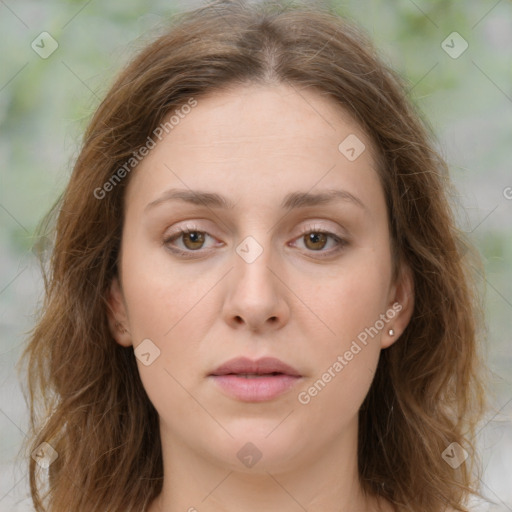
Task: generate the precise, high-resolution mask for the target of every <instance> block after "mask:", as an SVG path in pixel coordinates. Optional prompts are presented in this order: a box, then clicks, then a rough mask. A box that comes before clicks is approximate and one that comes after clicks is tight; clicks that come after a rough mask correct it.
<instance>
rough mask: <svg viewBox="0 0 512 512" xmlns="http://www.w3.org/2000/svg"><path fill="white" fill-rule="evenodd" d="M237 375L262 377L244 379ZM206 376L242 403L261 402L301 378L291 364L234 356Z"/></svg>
mask: <svg viewBox="0 0 512 512" xmlns="http://www.w3.org/2000/svg"><path fill="white" fill-rule="evenodd" d="M241 374H257V375H264V376H262V377H256V376H253V377H250V376H249V377H248V378H247V377H243V376H242V375H241ZM272 374H275V375H272ZM209 377H211V378H212V379H213V380H214V381H215V382H216V383H217V384H218V385H219V386H220V387H221V388H222V390H223V391H224V392H226V393H227V394H228V395H230V396H232V397H234V398H237V399H239V400H242V401H244V402H264V401H267V400H272V399H273V398H275V397H277V396H279V395H281V394H283V393H285V392H286V391H287V390H289V389H290V388H291V387H292V386H293V385H295V384H296V383H297V382H298V381H299V380H301V377H302V375H301V374H300V373H299V372H298V370H296V369H295V368H293V367H292V366H289V365H287V364H285V363H283V362H282V361H280V360H279V359H275V358H273V357H264V358H262V359H258V360H257V361H252V360H251V359H247V358H245V357H238V358H235V359H231V360H229V361H227V362H226V363H224V364H222V365H221V366H219V367H218V368H217V369H216V370H214V371H213V372H212V373H211V374H210V375H209Z"/></svg>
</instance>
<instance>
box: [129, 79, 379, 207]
mask: <svg viewBox="0 0 512 512" xmlns="http://www.w3.org/2000/svg"><path fill="white" fill-rule="evenodd" d="M178 108H179V107H178ZM173 113H174V111H173V112H171V113H170V114H169V115H172V114H173ZM166 119H168V117H167V118H166ZM175 119H177V117H175ZM164 122H165V120H164ZM347 140H348V141H349V142H350V144H348V145H349V146H353V147H354V148H355V150H356V151H357V152H359V151H361V148H363V147H364V148H365V149H364V151H362V153H361V154H360V156H358V158H357V159H355V160H352V161H351V160H350V159H349V158H347V155H346V154H344V153H343V152H342V151H346V149H347V147H346V146H347V144H344V141H347ZM354 143H355V145H354ZM340 144H341V146H340ZM340 148H341V149H340ZM348 149H351V148H350V147H349V148H348ZM350 155H351V154H350V153H349V156H350ZM372 155H373V148H372V145H371V141H370V139H369V138H368V136H367V135H366V134H365V132H364V131H363V129H362V127H361V126H360V125H359V124H358V123H357V122H356V121H355V120H354V119H353V117H352V116H350V115H349V114H348V112H346V111H345V109H344V108H342V107H341V106H340V105H338V104H337V103H336V102H335V101H334V100H333V99H331V98H329V97H327V96H325V95H322V94H321V93H320V92H318V91H316V90H313V89H311V88H307V89H306V88H298V87H295V86H289V85H284V84H280V85H275V86H260V85H250V86H238V87H236V88H231V89H229V90H223V91H217V92H215V93H212V94H210V95H208V96H204V97H199V98H197V105H196V106H195V107H193V108H191V109H190V111H189V112H188V113H187V114H186V115H183V114H182V115H181V116H180V120H179V122H178V123H177V124H176V125H174V126H173V128H172V129H171V130H170V131H169V133H168V134H167V135H165V136H164V137H163V138H162V140H161V141H159V142H158V141H157V144H156V146H155V147H154V149H152V150H151V151H150V153H149V154H148V156H146V157H145V158H144V160H143V161H142V162H141V163H140V164H139V166H138V168H137V169H136V171H135V172H134V173H133V175H132V177H131V180H130V181H131V182H130V185H129V190H128V191H127V194H128V196H129V200H130V202H131V201H132V200H134V199H136V196H141V195H145V196H146V197H145V199H150V197H149V196H150V195H151V194H154V193H155V192H156V191H160V192H161V191H163V187H166V186H167V185H168V186H175V185H179V186H180V187H181V188H184V187H190V188H192V189H193V188H203V189H204V188H205V186H204V185H205V183H206V184H211V185H212V186H216V187H217V189H218V188H219V187H220V188H221V189H222V190H229V189H231V190H232V192H233V195H234V196H236V195H237V192H242V188H241V186H242V184H243V183H245V184H247V182H248V180H252V181H253V183H252V184H251V188H252V192H253V193H254V194H256V193H259V194H265V195H266V196H268V195H269V194H270V193H272V191H274V192H278V191H279V190H283V188H286V189H294V190H295V189H297V187H299V188H303V189H304V188H306V189H309V188H312V187H314V186H315V183H320V182H321V185H322V186H325V187H328V186H335V185H339V184H340V179H341V180H342V181H343V184H344V185H349V186H350V185H351V186H353V187H355V188H367V189H368V186H369V185H370V184H369V181H373V182H374V183H373V187H375V179H376V172H375V165H374V158H373V156H372ZM357 183H359V185H357ZM370 188H371V187H370ZM281 195H283V194H281ZM276 197H277V196H276ZM235 200H236V199H235ZM280 200H281V197H279V201H280Z"/></svg>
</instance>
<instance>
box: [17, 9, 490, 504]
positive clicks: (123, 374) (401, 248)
mask: <svg viewBox="0 0 512 512" xmlns="http://www.w3.org/2000/svg"><path fill="white" fill-rule="evenodd" d="M249 83H260V84H275V83H287V84H290V85H292V86H300V87H311V88H312V89H313V90H315V91H317V92H318V93H320V94H323V95H326V96H328V97H330V98H332V100H333V101H335V102H337V103H338V104H339V105H341V106H342V107H344V108H345V109H346V110H347V111H348V112H350V113H351V114H352V115H353V116H354V118H355V119H356V120H358V122H359V123H360V124H361V126H362V127H363V128H364V129H365V130H366V132H367V134H368V136H369V137H370V138H371V140H372V141H373V143H374V145H375V147H376V148H377V150H378V155H377V160H378V162H377V163H378V166H379V167H378V170H379V177H380V180H381V183H382V186H383V190H384V193H385V197H386V201H387V208H388V217H389V226H390V235H391V240H392V244H393V251H394V254H393V261H394V270H395V274H394V275H395V277H396V276H397V275H398V271H399V269H400V268H401V265H402V264H404V263H406V264H407V265H409V266H410V268H411V270H412V272H413V276H414V289H415V301H414V312H413V315H412V318H411V321H410V323H409V325H408V326H407V328H406V330H405V331H404V332H403V334H402V335H401V337H400V339H399V340H398V341H397V342H395V343H394V344H393V345H392V346H391V347H389V348H388V349H386V350H383V351H382V352H381V355H380V360H379V364H378V368H377V371H376V375H375V378H374V381H373V383H372V385H371V388H370V390H369V393H368V395H367V397H366V398H365V400H364V403H363V405H362V407H361V409H360V413H359V425H360V427H359V439H358V443H359V449H358V458H359V474H360V481H361V485H362V487H363V490H364V491H365V492H366V493H368V494H373V495H379V496H383V497H385V498H386V499H388V500H389V501H390V502H391V503H393V504H394V506H395V508H396V510H397V511H405V510H415V512H427V511H428V512H436V511H441V510H444V509H445V508H446V507H452V508H454V509H456V510H459V511H465V510H467V508H465V507H466V505H465V504H466V502H467V497H468V496H470V495H471V494H472V493H475V494H478V492H477V487H476V480H474V481H473V480H472V478H473V477H472V472H473V469H474V466H475V465H477V466H478V457H477V455H476V452H475V447H474V437H475V429H476V425H477V422H478V421H479V419H480V418H481V416H482V413H483V410H484V405H485V402H484V391H485V386H484V381H483V380H482V374H481V373H480V372H481V370H482V368H483V364H482V361H481V357H480V355H479V350H478V344H477V340H478V338H479V336H480V329H481V327H482V326H483V321H482V320H483V318H482V317H483V313H482V311H483V307H482V305H481V303H480V302H479V300H478V299H479V292H478V289H477V286H476V284H475V283H476V280H475V279H474V275H473V274H472V273H471V272H470V270H471V268H470V267H471V265H478V266H479V268H480V266H481V264H480V260H479V257H478V255H477V252H476V251H475V250H474V249H473V248H472V247H471V246H470V244H469V242H468V240H467V239H466V237H465V235H464V233H463V232H462V231H460V230H459V229H458V228H457V227H456V223H455V220H454V215H453V213H452V211H451V208H450V205H449V202H448V198H447V192H450V191H451V188H452V185H451V183H450V180H449V176H448V169H447V165H446V163H445V162H444V161H443V159H442V158H441V157H440V156H439V154H438V152H437V151H436V150H435V149H434V146H435V143H434V138H433V136H432V134H431V130H430V128H429V127H428V124H426V123H425V122H424V121H422V119H421V115H420V114H419V113H418V112H417V111H416V109H415V108H414V107H413V106H412V105H411V104H410V102H409V100H408V98H407V96H406V93H405V90H406V84H405V83H404V82H403V81H402V79H401V78H400V77H399V76H398V75H397V74H396V73H395V72H393V71H392V70H390V69H389V68H388V67H387V66H386V65H384V64H383V63H382V61H381V59H380V58H379V57H378V55H377V54H376V52H375V50H374V49H373V47H372V45H371V43H370V41H368V40H367V38H366V36H364V35H363V34H362V33H361V31H360V30H359V29H356V28H354V27H353V26H352V25H351V24H349V23H347V22H346V21H345V20H344V19H343V18H341V17H340V16H339V15H338V14H337V13H335V12H334V11H332V10H329V9H328V8H319V7H311V6H308V5H306V4H305V5H300V4H299V5H292V6H290V5H288V6H284V5H283V4H282V3H279V2H266V3H264V4H256V5H254V4H245V3H242V2H232V1H216V2H213V3H211V4H210V5H208V6H204V7H201V8H199V9H196V10H194V11H192V12H186V13H181V14H179V15H177V16H175V18H174V21H173V24H172V26H171V27H170V29H169V30H168V31H167V32H166V33H165V34H164V35H162V36H160V37H158V39H157V40H155V41H154V42H152V43H151V44H149V45H147V46H146V47H145V48H143V49H142V51H141V52H140V53H139V54H138V55H137V56H136V57H135V58H134V59H133V60H132V62H131V63H130V64H129V65H128V66H127V67H126V69H124V71H122V73H121V74H120V75H119V77H118V78H117V80H116V81H115V83H114V84H113V86H112V87H111V89H110V91H109V92H108V94H107V95H106V97H105V99H104V100H103V102H102V103H101V105H100V106H99V107H98V109H97V111H96V112H95V114H94V116H93V119H92V121H91V122H90V124H89V126H88V128H87V130H86V133H85V135H84V142H83V148H82V150H81V153H80V154H79V156H78V158H77V161H76V164H75V167H74V170H73V173H72V175H71V178H70V180H69V183H68V185H67V187H66V189H65V191H64V192H63V194H62V195H61V196H60V197H59V199H58V201H57V202H56V203H55V204H54V206H53V207H52V209H51V210H50V212H49V213H48V215H47V216H46V218H45V219H44V222H43V223H42V224H41V230H42V231H44V230H45V229H47V228H48V226H49V223H50V222H51V221H50V219H51V218H53V215H56V226H55V229H54V230H53V231H52V232H51V234H52V236H53V237H54V238H53V244H54V247H53V251H52V255H51V260H50V261H49V268H48V269H45V268H44V265H43V275H44V283H45V299H44V303H43V304H42V308H41V312H40V316H39V318H38V323H37V324H36V325H35V327H34V328H33V329H32V331H31V332H30V340H29V343H28V345H27V348H26V350H25V352H24V354H23V356H22V359H23V360H24V359H25V358H28V368H27V370H28V389H29V400H30V412H31V429H32V430H31V433H32V438H31V440H30V450H31V451H32V450H34V449H35V448H36V447H38V446H39V445H40V444H41V443H43V442H47V443H49V444H50V445H51V446H52V447H53V448H54V449H55V450H56V452H57V453H58V458H57V459H56V460H55V461H53V463H52V464H51V465H50V467H49V478H48V482H38V478H37V477H38V474H39V473H38V466H37V464H36V462H35V460H34V459H33V458H30V459H29V462H30V487H31V493H32V498H33V502H34V505H35V508H36V510H37V511H38V512H40V511H50V512H61V511H62V510H73V511H75V512H80V511H91V510H94V511H96V510H97V511H101V512H104V511H122V512H126V511H137V512H139V511H140V510H144V508H145V507H147V506H148V504H149V503H150V502H151V501H152V500H153V499H154V498H155V497H156V496H157V495H158V494H159V493H160V491H161V487H162V482H163V467H162V455H161V446H160V434H159V430H158V416H157V413H156V411H155V409H154V407H153V406H152V404H151V402H150V401H149V399H148V397H147V395H146V393H145V390H144V388H143V386H142V383H141V381H140V378H139V374H138V370H137V365H136V362H135V357H134V353H133V350H132V349H129V348H125V347H122V346H120V345H119V344H118V343H116V342H115V341H114V339H113V337H112V335H111V332H110V330H109V325H108V320H107V313H106V311H107V301H106V296H107V292H108V288H109V285H110V282H111V280H112V278H113V276H114V275H115V274H116V272H117V260H118V252H119V247H120V238H121V232H122V225H123V214H122V212H123V197H124V195H123V191H124V189H125V187H126V185H127V183H128V181H129V176H126V177H125V178H124V179H122V180H118V182H116V183H115V186H112V187H110V188H109V192H108V193H107V194H104V197H103V198H101V199H98V197H97V194H95V192H94V191H95V190H98V188H101V187H103V186H104V184H105V183H106V182H108V181H109V180H110V179H111V178H112V176H113V174H114V172H116V170H118V169H119V168H120V166H122V165H123V164H125V163H126V162H127V161H128V160H129V159H130V158H131V157H132V156H133V151H134V150H136V149H138V148H140V147H141V146H142V145H143V144H144V143H145V142H146V141H147V140H148V137H150V136H152V134H153V132H154V131H155V129H156V128H157V127H158V125H159V124H160V123H161V122H162V120H164V119H165V118H166V116H168V115H169V113H170V112H171V111H173V110H174V109H176V108H177V107H179V106H180V105H183V104H185V103H187V102H188V101H189V100H190V99H191V98H195V99H198V98H200V97H201V96H204V95H207V94H209V93H211V92H214V91H219V90H221V89H222V88H228V87H231V86H237V85H241V84H249ZM49 236H50V235H49ZM39 407H41V409H39ZM452 442H455V443H458V444H459V445H461V446H462V447H463V448H464V449H465V450H466V451H467V452H468V453H469V458H468V459H467V461H466V462H465V463H464V464H461V465H460V466H459V467H458V468H456V469H453V468H452V467H451V466H450V465H448V464H447V462H445V460H443V457H442V452H443V451H444V450H445V449H446V448H447V446H448V445H450V443H452ZM43 484H46V485H47V487H48V488H47V492H46V494H45V495H44V496H43V492H42V488H41V486H42V485H43ZM478 495H479V494H478Z"/></svg>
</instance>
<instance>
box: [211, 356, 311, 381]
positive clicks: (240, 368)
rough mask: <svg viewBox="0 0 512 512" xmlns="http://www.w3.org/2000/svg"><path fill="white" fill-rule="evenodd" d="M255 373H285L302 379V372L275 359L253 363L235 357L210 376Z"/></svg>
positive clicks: (269, 358)
mask: <svg viewBox="0 0 512 512" xmlns="http://www.w3.org/2000/svg"><path fill="white" fill-rule="evenodd" d="M247 373H255V374H258V375H264V374H270V373H283V374H286V375H292V376H294V377H302V375H301V374H300V372H299V371H298V370H297V369H295V368H293V367H292V366H290V365H288V364H286V363H283V361H280V360H279V359H276V358H275V357H262V358H261V359H257V360H256V361H253V360H252V359H248V358H247V357H235V358H234V359H230V360H229V361H226V362H225V363H223V364H221V365H220V366H219V367H218V368H217V369H216V370H214V371H213V372H212V373H210V375H229V374H247Z"/></svg>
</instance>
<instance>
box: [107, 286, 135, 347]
mask: <svg viewBox="0 0 512 512" xmlns="http://www.w3.org/2000/svg"><path fill="white" fill-rule="evenodd" d="M107 316H108V325H109V329H110V333H111V334H112V336H113V338H114V339H115V340H116V341H117V343H119V344H120V345H122V346H123V347H129V346H130V345H132V338H131V334H130V328H129V323H128V316H127V312H126V305H125V302H124V299H123V292H122V290H121V286H120V284H119V279H118V277H117V276H114V278H113V279H112V282H111V283H110V287H109V289H108V293H107Z"/></svg>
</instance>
